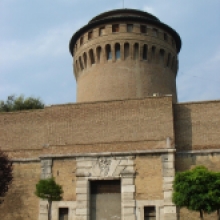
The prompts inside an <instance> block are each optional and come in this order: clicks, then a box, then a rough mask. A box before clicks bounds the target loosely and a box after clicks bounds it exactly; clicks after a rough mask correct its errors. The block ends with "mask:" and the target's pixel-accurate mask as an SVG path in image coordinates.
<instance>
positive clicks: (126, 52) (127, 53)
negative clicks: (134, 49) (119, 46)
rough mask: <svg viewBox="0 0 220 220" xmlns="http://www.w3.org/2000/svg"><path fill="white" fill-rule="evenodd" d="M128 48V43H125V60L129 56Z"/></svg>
mask: <svg viewBox="0 0 220 220" xmlns="http://www.w3.org/2000/svg"><path fill="white" fill-rule="evenodd" d="M129 53H130V49H129V43H125V45H124V58H125V60H126V59H127V58H128V57H129Z"/></svg>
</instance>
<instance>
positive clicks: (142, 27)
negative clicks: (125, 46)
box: [140, 25, 147, 34]
mask: <svg viewBox="0 0 220 220" xmlns="http://www.w3.org/2000/svg"><path fill="white" fill-rule="evenodd" d="M140 30H141V33H142V34H146V33H147V26H146V25H141V26H140Z"/></svg>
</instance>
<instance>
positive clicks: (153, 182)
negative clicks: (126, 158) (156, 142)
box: [135, 155, 163, 200]
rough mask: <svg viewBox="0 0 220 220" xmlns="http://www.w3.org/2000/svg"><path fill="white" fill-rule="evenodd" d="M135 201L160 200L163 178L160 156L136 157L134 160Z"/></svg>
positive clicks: (161, 197)
mask: <svg viewBox="0 0 220 220" xmlns="http://www.w3.org/2000/svg"><path fill="white" fill-rule="evenodd" d="M135 169H136V172H137V174H136V178H135V187H136V199H137V200H162V199H163V188H162V187H163V177H162V164H161V157H160V156H158V155H157V156H152V155H148V156H137V157H136V160H135Z"/></svg>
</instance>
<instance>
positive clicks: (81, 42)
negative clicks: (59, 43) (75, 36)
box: [80, 37, 83, 45]
mask: <svg viewBox="0 0 220 220" xmlns="http://www.w3.org/2000/svg"><path fill="white" fill-rule="evenodd" d="M82 44H83V37H81V38H80V45H82Z"/></svg>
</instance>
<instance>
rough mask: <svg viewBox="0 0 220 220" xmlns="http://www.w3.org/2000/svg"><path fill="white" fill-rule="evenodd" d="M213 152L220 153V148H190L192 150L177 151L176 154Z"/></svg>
mask: <svg viewBox="0 0 220 220" xmlns="http://www.w3.org/2000/svg"><path fill="white" fill-rule="evenodd" d="M213 153H220V149H209V150H190V151H180V152H176V154H213Z"/></svg>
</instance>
